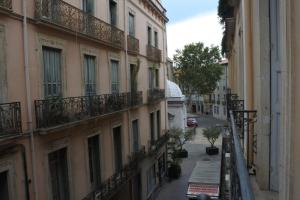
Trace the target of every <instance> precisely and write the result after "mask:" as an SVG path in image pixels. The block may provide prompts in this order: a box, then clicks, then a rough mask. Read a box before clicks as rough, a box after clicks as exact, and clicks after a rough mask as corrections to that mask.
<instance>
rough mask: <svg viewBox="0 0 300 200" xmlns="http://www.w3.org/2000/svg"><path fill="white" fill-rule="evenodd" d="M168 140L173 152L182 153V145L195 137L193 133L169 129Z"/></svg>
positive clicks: (179, 129)
mask: <svg viewBox="0 0 300 200" xmlns="http://www.w3.org/2000/svg"><path fill="white" fill-rule="evenodd" d="M169 134H170V140H171V142H170V143H169V144H172V146H173V151H182V150H183V145H184V144H185V143H186V142H187V141H189V140H191V139H192V138H193V136H194V135H195V132H194V131H191V130H188V131H184V130H182V129H181V128H170V130H169Z"/></svg>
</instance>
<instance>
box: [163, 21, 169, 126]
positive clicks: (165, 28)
mask: <svg viewBox="0 0 300 200" xmlns="http://www.w3.org/2000/svg"><path fill="white" fill-rule="evenodd" d="M166 35H167V27H166V25H165V26H164V34H163V72H164V79H165V97H166V86H167V76H166V69H165V67H166V65H167V62H166V57H167V56H166V55H167V52H165V51H166V49H167V40H166ZM167 106H168V102H167V99H165V129H166V130H167V129H168V128H169V127H168V108H167Z"/></svg>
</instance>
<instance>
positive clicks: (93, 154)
mask: <svg viewBox="0 0 300 200" xmlns="http://www.w3.org/2000/svg"><path fill="white" fill-rule="evenodd" d="M88 153H89V170H90V182H91V185H92V189H96V188H98V187H99V186H100V184H101V167H100V146H99V135H96V136H93V137H90V138H88Z"/></svg>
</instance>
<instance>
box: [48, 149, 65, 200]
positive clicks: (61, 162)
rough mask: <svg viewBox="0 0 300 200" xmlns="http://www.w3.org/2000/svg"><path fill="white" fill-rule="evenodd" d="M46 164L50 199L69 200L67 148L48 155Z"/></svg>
mask: <svg viewBox="0 0 300 200" xmlns="http://www.w3.org/2000/svg"><path fill="white" fill-rule="evenodd" d="M48 162H49V170H50V180H51V188H52V199H53V200H68V199H70V193H69V175H68V162H67V148H62V149H60V150H57V151H54V152H52V153H50V154H48Z"/></svg>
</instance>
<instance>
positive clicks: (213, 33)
mask: <svg viewBox="0 0 300 200" xmlns="http://www.w3.org/2000/svg"><path fill="white" fill-rule="evenodd" d="M222 32H223V31H222V27H221V25H220V24H219V20H218V17H217V12H216V11H214V12H210V13H205V14H201V15H198V16H195V17H192V18H190V19H187V20H184V21H181V22H177V23H174V24H169V25H168V26H167V38H168V56H169V57H170V58H173V55H174V54H175V51H176V49H182V48H183V47H184V45H186V44H190V43H192V42H203V43H204V44H205V45H206V46H210V45H218V46H220V44H221V39H222Z"/></svg>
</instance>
